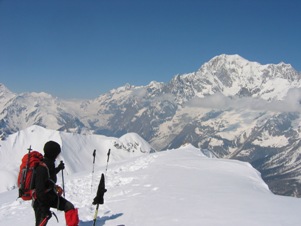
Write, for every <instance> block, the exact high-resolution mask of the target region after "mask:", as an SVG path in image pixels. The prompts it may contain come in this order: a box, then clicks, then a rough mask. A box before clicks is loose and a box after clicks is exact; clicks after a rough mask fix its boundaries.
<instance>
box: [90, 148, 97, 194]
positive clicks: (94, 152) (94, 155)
mask: <svg viewBox="0 0 301 226" xmlns="http://www.w3.org/2000/svg"><path fill="white" fill-rule="evenodd" d="M95 157H96V149H94V151H93V168H92V181H91V193H92V188H93V175H94V165H95Z"/></svg>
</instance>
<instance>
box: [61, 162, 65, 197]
mask: <svg viewBox="0 0 301 226" xmlns="http://www.w3.org/2000/svg"><path fill="white" fill-rule="evenodd" d="M61 163H63V161H61ZM62 183H63V196H64V197H65V182H64V170H63V169H62Z"/></svg>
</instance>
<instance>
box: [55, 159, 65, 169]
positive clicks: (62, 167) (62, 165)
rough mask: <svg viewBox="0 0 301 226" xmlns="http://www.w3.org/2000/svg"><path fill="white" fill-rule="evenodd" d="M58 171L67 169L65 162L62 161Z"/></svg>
mask: <svg viewBox="0 0 301 226" xmlns="http://www.w3.org/2000/svg"><path fill="white" fill-rule="evenodd" d="M57 169H59V170H63V169H65V163H64V162H63V161H61V162H60V164H59V165H58V166H57Z"/></svg>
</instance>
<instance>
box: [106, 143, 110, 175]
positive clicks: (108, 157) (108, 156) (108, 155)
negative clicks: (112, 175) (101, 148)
mask: <svg viewBox="0 0 301 226" xmlns="http://www.w3.org/2000/svg"><path fill="white" fill-rule="evenodd" d="M110 154H111V149H109V151H108V154H107V166H106V173H105V174H106V175H107V171H108V165H109V159H110Z"/></svg>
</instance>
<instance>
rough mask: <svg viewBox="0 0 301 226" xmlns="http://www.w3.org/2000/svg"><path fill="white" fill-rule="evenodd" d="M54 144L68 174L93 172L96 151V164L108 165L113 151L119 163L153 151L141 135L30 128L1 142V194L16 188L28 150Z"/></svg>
mask: <svg viewBox="0 0 301 226" xmlns="http://www.w3.org/2000/svg"><path fill="white" fill-rule="evenodd" d="M49 140H54V141H56V142H58V143H59V144H60V145H61V148H62V152H61V154H60V155H59V158H58V160H57V162H59V161H61V160H63V161H64V162H65V164H66V169H65V172H66V173H67V174H73V173H76V172H82V171H87V170H91V171H92V160H91V156H92V153H93V151H94V150H95V149H96V158H95V162H96V164H101V165H104V164H105V159H106V157H107V152H108V150H109V149H111V157H110V160H111V161H112V162H115V161H120V160H123V159H127V158H132V157H134V156H139V155H142V154H145V153H149V152H150V151H152V148H151V146H150V145H149V144H148V143H147V142H146V141H145V140H143V139H142V138H141V137H140V136H139V135H138V134H135V133H130V134H125V135H124V136H122V137H120V138H115V137H107V136H101V135H80V134H75V133H66V132H60V131H55V130H49V129H45V128H43V127H40V126H31V127H28V128H26V129H24V130H21V131H19V132H17V133H14V134H12V135H10V136H9V137H8V138H7V139H6V140H4V141H3V140H0V181H1V184H0V192H3V191H8V190H11V189H13V188H14V187H16V178H17V174H18V171H19V166H20V163H21V159H22V157H23V155H24V154H26V153H27V150H26V149H27V148H29V146H31V147H32V149H34V150H37V151H40V152H43V146H44V144H45V143H46V142H47V141H49Z"/></svg>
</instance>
